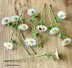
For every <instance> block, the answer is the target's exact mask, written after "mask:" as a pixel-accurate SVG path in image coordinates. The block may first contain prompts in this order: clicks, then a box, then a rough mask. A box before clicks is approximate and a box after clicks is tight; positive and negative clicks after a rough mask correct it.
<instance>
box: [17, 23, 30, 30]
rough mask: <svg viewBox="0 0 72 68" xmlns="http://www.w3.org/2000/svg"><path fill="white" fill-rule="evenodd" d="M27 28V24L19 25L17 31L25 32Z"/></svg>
mask: <svg viewBox="0 0 72 68" xmlns="http://www.w3.org/2000/svg"><path fill="white" fill-rule="evenodd" d="M28 28H29V27H28V25H27V24H21V25H19V26H18V29H19V30H23V31H25V30H27V29H28Z"/></svg>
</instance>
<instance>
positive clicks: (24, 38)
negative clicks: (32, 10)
mask: <svg viewBox="0 0 72 68" xmlns="http://www.w3.org/2000/svg"><path fill="white" fill-rule="evenodd" d="M20 33H21V35H22V37H23V39H25V36H24V34H23V32H22V31H20ZM30 48H31V50H32V51H33V52H34V53H35V54H36V52H35V50H34V49H33V47H31V46H30Z"/></svg>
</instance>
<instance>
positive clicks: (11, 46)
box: [4, 42, 13, 49]
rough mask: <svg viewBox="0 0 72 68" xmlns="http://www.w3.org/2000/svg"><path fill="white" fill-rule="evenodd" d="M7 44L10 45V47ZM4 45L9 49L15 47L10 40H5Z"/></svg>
mask: <svg viewBox="0 0 72 68" xmlns="http://www.w3.org/2000/svg"><path fill="white" fill-rule="evenodd" d="M7 45H9V47H8V46H7ZM4 47H5V48H7V49H13V44H12V43H10V42H5V43H4Z"/></svg>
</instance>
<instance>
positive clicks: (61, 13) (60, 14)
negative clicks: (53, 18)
mask: <svg viewBox="0 0 72 68" xmlns="http://www.w3.org/2000/svg"><path fill="white" fill-rule="evenodd" d="M58 17H59V18H61V19H65V18H66V13H65V12H64V11H59V12H58Z"/></svg>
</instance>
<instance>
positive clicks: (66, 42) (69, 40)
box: [62, 38, 71, 46]
mask: <svg viewBox="0 0 72 68" xmlns="http://www.w3.org/2000/svg"><path fill="white" fill-rule="evenodd" d="M70 43H71V38H66V39H64V40H63V41H62V46H66V45H69V44H70Z"/></svg>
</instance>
